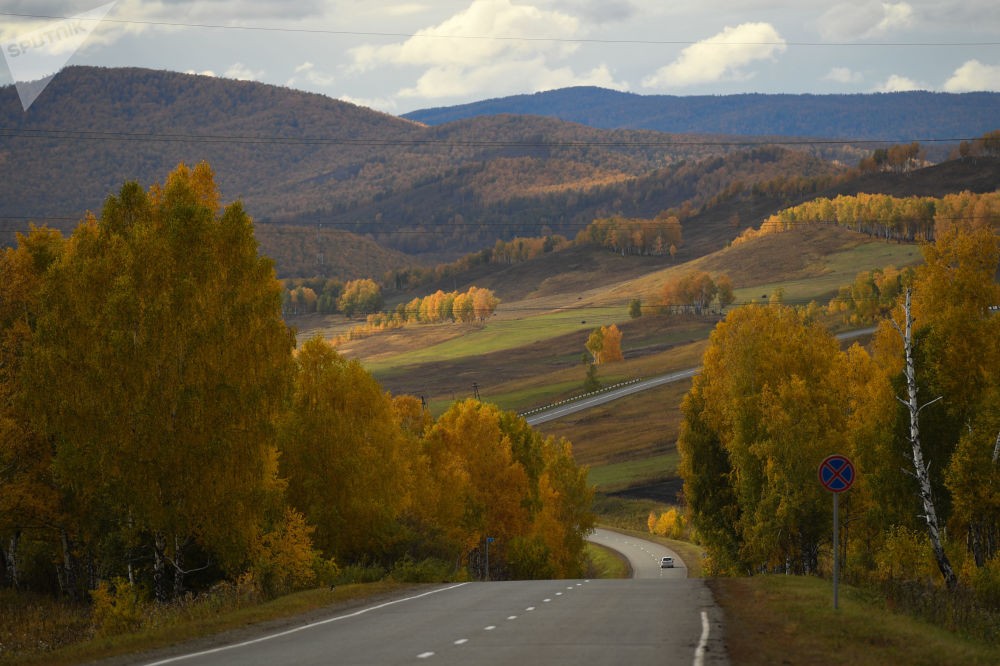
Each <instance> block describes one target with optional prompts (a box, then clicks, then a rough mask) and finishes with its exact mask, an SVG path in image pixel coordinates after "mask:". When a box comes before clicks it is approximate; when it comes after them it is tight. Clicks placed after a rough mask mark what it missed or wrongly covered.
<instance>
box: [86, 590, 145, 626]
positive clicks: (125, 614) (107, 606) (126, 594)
mask: <svg viewBox="0 0 1000 666" xmlns="http://www.w3.org/2000/svg"><path fill="white" fill-rule="evenodd" d="M90 599H91V601H92V602H93V609H92V611H91V619H92V620H93V623H94V630H95V632H96V633H97V635H98V636H115V635H118V634H125V633H130V632H133V631H138V630H139V628H140V627H141V626H142V621H143V618H144V616H145V609H146V602H145V599H144V597H143V594H142V591H141V590H140V589H139V587H138V586H137V585H134V584H132V583H130V582H129V581H128V580H126V579H124V578H114V579H112V580H111V581H110V582H109V581H105V580H102V581H101V582H100V583H98V584H97V589H95V590H92V591H91V593H90Z"/></svg>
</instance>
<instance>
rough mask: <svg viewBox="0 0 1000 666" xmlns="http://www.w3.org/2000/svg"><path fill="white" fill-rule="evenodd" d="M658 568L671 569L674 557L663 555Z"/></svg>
mask: <svg viewBox="0 0 1000 666" xmlns="http://www.w3.org/2000/svg"><path fill="white" fill-rule="evenodd" d="M660 568H661V569H673V568H674V558H672V557H664V558H663V559H661V560H660Z"/></svg>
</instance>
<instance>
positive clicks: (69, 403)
mask: <svg viewBox="0 0 1000 666" xmlns="http://www.w3.org/2000/svg"><path fill="white" fill-rule="evenodd" d="M42 296H43V298H44V301H45V304H46V306H45V308H44V310H43V311H42V312H41V313H40V315H39V318H38V325H37V331H36V336H35V339H34V341H33V344H32V348H31V350H30V353H29V355H28V359H27V374H28V378H29V380H30V382H31V385H32V386H34V387H35V392H34V396H33V401H32V408H33V409H32V413H33V415H34V425H35V426H36V427H37V428H38V429H39V431H40V432H42V433H44V435H45V436H46V437H48V438H49V439H50V441H51V442H53V444H54V447H55V455H54V460H53V471H54V474H55V476H56V479H57V481H58V482H59V484H60V486H61V488H62V489H63V491H64V492H67V493H70V494H71V495H72V497H73V501H74V503H75V505H76V506H77V507H78V508H79V510H80V511H81V513H82V515H85V516H87V521H85V522H84V523H83V524H82V527H73V528H67V530H66V531H65V533H64V534H63V541H64V542H67V541H71V540H77V541H81V540H82V541H89V543H90V547H91V548H95V549H96V546H97V545H98V544H102V543H103V544H111V543H117V544H118V545H117V546H115V548H116V549H118V550H119V555H118V557H120V558H121V559H120V560H119V561H117V562H108V563H107V567H108V569H109V570H115V569H116V568H118V569H120V568H123V567H124V566H125V564H126V563H127V561H128V560H130V559H131V558H132V556H137V555H138V553H137V552H136V551H135V549H140V550H142V551H143V552H146V553H148V554H149V555H150V556H151V557H150V558H145V557H144V558H142V559H141V561H143V562H146V561H149V560H150V559H151V560H152V562H153V567H152V577H153V583H154V584H153V587H154V590H155V592H156V595H157V597H158V598H159V599H166V598H167V597H168V596H169V595H170V594H171V590H170V585H169V582H170V580H172V581H173V592H174V593H176V592H178V591H181V590H183V586H184V576H185V574H186V573H188V572H190V571H191V570H192V569H195V568H200V567H204V566H206V565H208V564H209V563H211V564H212V565H215V566H218V567H221V568H222V569H223V570H225V571H228V572H235V571H237V570H239V569H240V568H242V567H243V566H245V564H246V558H247V553H248V552H249V551H250V549H251V547H252V544H253V543H255V542H256V540H257V539H258V536H259V532H260V529H261V524H262V522H263V519H264V514H265V513H266V512H267V511H268V510H271V509H276V507H275V505H276V504H277V503H280V490H281V488H280V484H279V483H278V481H277V452H276V447H275V440H274V424H275V419H276V417H277V414H278V411H279V409H280V407H281V406H282V405H283V401H284V399H285V396H286V395H287V390H288V387H289V381H290V378H291V374H290V360H291V349H292V345H293V338H292V335H291V333H290V331H289V330H288V328H287V327H286V326H285V324H284V322H283V321H282V319H281V286H280V284H279V283H278V282H277V280H276V279H275V276H274V269H273V266H272V264H271V262H270V261H269V260H267V259H265V258H262V257H260V256H259V255H258V249H257V243H256V241H255V240H254V236H253V227H252V223H251V221H250V218H249V216H248V215H247V214H246V212H245V211H244V210H243V208H242V206H241V205H240V204H239V203H234V204H231V205H229V206H227V207H225V208H224V209H223V208H222V207H221V206H220V205H219V195H218V191H217V189H216V187H215V183H214V177H213V174H212V171H211V169H210V168H209V167H208V165H207V164H204V163H202V164H199V165H198V166H197V167H196V168H195V169H193V170H192V169H189V168H187V167H186V166H184V165H181V166H180V167H178V168H177V169H176V170H175V171H174V172H173V173H171V174H170V175H169V176H168V178H167V180H166V182H165V183H164V184H163V185H162V186H154V187H152V188H151V189H150V191H149V192H148V193H147V192H145V191H144V190H143V189H142V188H141V187H140V186H139V185H138V184H136V183H126V184H125V185H124V186H123V187H122V188H121V190H120V191H119V193H118V194H117V195H115V196H111V197H109V198H108V200H107V201H106V202H105V205H104V207H103V209H102V212H101V216H100V218H93V217H92V218H90V219H88V220H87V221H86V222H85V223H84V224H82V225H81V226H80V227H79V228H78V229H77V230H76V231H75V232H74V234H73V236H72V237H71V238H70V239H69V241H68V242H67V244H66V249H65V252H64V253H63V254H62V256H61V257H60V258H59V259H58V260H57V261H56V262H55V263H54V264H53V265H52V267H51V268H50V270H48V271H47V273H46V279H45V284H44V285H43V288H42ZM123 548H124V551H122V550H121V549H123ZM104 550H105V551H106V552H107V549H104ZM193 553H197V555H198V560H197V561H191V562H188V561H186V559H185V558H186V556H187V555H188V554H193ZM137 561H139V560H138V559H137Z"/></svg>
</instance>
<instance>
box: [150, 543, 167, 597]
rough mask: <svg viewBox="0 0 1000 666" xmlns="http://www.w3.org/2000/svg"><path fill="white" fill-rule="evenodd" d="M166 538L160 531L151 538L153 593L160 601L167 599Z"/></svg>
mask: <svg viewBox="0 0 1000 666" xmlns="http://www.w3.org/2000/svg"><path fill="white" fill-rule="evenodd" d="M166 547H167V540H166V538H165V537H164V536H163V533H162V532H157V533H156V536H155V537H154V540H153V595H154V596H155V597H156V600H157V601H158V602H160V603H166V601H167V561H166V553H165V552H164V551H165V550H166Z"/></svg>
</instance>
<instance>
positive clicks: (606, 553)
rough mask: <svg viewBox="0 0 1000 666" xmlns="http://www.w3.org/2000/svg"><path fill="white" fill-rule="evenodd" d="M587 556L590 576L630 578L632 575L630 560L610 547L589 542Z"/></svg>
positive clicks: (588, 574)
mask: <svg viewBox="0 0 1000 666" xmlns="http://www.w3.org/2000/svg"><path fill="white" fill-rule="evenodd" d="M586 558H587V576H588V577H589V578H628V577H629V576H630V575H631V567H629V564H628V560H626V559H625V558H624V557H622V556H621V555H619V554H618V552H617V551H614V550H612V549H610V548H606V547H604V546H599V545H597V544H596V543H589V542H588V543H587V551H586Z"/></svg>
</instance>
